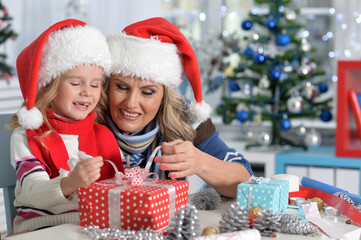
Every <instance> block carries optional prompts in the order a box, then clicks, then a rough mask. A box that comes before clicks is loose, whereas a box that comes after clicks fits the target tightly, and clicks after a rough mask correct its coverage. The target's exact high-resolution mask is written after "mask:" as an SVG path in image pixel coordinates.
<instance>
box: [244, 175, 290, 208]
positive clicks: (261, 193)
mask: <svg viewBox="0 0 361 240" xmlns="http://www.w3.org/2000/svg"><path fill="white" fill-rule="evenodd" d="M288 189H289V187H288V181H287V180H275V179H268V178H262V177H260V178H257V177H254V176H252V177H251V178H250V180H248V181H247V182H244V183H241V184H239V185H238V189H237V202H238V203H239V205H240V206H241V207H245V208H246V210H247V209H250V208H251V207H256V206H259V207H260V208H262V209H272V210H273V212H275V213H281V212H282V211H283V210H284V209H286V208H287V206H288Z"/></svg>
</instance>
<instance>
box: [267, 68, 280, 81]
mask: <svg viewBox="0 0 361 240" xmlns="http://www.w3.org/2000/svg"><path fill="white" fill-rule="evenodd" d="M280 76H281V72H280V71H279V70H277V69H273V70H272V71H271V74H270V78H271V79H272V80H273V81H277V80H278V79H280Z"/></svg>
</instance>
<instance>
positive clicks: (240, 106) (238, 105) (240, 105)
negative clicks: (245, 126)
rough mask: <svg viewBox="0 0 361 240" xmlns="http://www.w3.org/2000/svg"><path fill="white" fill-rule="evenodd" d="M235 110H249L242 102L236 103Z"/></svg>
mask: <svg viewBox="0 0 361 240" xmlns="http://www.w3.org/2000/svg"><path fill="white" fill-rule="evenodd" d="M236 110H237V112H239V111H242V110H243V111H247V112H248V111H249V110H248V108H247V106H246V104H244V103H238V104H237V107H236Z"/></svg>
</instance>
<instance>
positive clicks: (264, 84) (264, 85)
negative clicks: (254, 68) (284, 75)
mask: <svg viewBox="0 0 361 240" xmlns="http://www.w3.org/2000/svg"><path fill="white" fill-rule="evenodd" d="M258 86H259V87H260V88H263V89H267V88H269V86H270V80H269V79H268V77H267V76H266V75H263V76H262V77H261V79H260V80H259V82H258Z"/></svg>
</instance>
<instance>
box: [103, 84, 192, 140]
mask: <svg viewBox="0 0 361 240" xmlns="http://www.w3.org/2000/svg"><path fill="white" fill-rule="evenodd" d="M110 79H111V78H108V79H107V80H106V81H105V84H104V92H105V94H106V95H107V96H109V88H110V87H109V85H110ZM108 101H109V100H108ZM107 112H109V102H108V104H107V108H106V110H105V111H103V112H102V114H100V115H101V118H99V122H100V123H101V124H104V125H107V123H106V122H105V120H104V119H105V115H106V114H107ZM155 118H156V119H157V120H158V123H159V128H160V135H161V137H162V139H163V140H165V141H173V140H176V139H182V140H184V141H191V142H193V139H194V137H195V130H194V129H193V128H192V126H191V125H190V119H189V117H188V114H187V106H186V104H185V100H184V99H183V97H182V96H181V95H180V94H179V93H177V92H176V91H175V90H174V89H172V88H170V87H164V96H163V99H162V102H161V104H160V107H159V110H158V113H157V115H156V116H155Z"/></svg>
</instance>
